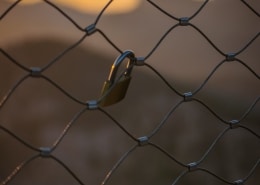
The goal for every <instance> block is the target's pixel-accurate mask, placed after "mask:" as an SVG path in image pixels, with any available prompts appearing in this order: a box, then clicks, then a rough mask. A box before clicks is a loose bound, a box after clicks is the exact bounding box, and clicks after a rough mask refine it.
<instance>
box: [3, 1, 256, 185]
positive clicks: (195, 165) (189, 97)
mask: <svg viewBox="0 0 260 185" xmlns="http://www.w3.org/2000/svg"><path fill="white" fill-rule="evenodd" d="M20 2H21V0H18V1H16V2H14V3H13V4H12V5H11V6H10V7H9V8H7V9H6V10H5V11H4V12H3V13H2V15H1V16H0V21H2V20H3V19H4V18H5V17H6V16H7V15H8V14H9V13H10V12H11V11H12V10H13V9H15V7H16V6H17V5H18V4H19V3H20ZM43 2H45V3H46V5H48V6H50V7H52V8H54V10H56V11H57V12H59V13H60V14H61V15H63V16H64V18H65V19H67V20H68V21H69V22H71V23H72V25H74V26H75V27H76V28H77V29H78V30H79V31H81V32H83V33H84V34H83V36H82V37H81V38H80V39H79V40H78V41H76V42H75V43H74V44H72V45H71V46H69V47H68V48H66V49H65V50H63V51H62V52H61V53H60V54H58V55H56V57H55V58H54V59H53V60H51V61H49V62H48V63H47V64H46V65H45V66H44V67H42V68H39V67H33V68H28V67H26V66H24V65H23V64H22V63H21V62H19V60H16V59H14V58H13V57H12V56H11V55H9V54H8V53H7V52H6V51H5V48H0V52H1V53H2V54H3V56H4V57H6V58H7V59H8V61H10V62H11V63H13V64H14V65H15V66H16V67H17V68H20V69H22V70H23V71H24V72H26V73H27V74H26V75H24V76H23V77H21V78H20V79H19V80H18V81H17V82H16V83H15V84H14V85H13V87H11V88H10V89H9V91H8V92H7V93H6V94H5V96H3V97H2V98H1V97H0V98H1V99H0V100H1V101H0V111H1V110H2V108H3V107H4V106H5V104H6V102H7V101H8V100H9V99H11V98H12V94H13V93H14V92H15V90H16V89H17V87H19V86H21V85H22V84H23V82H24V81H26V80H28V79H29V78H36V77H37V78H41V79H44V80H46V81H47V82H48V83H49V84H51V85H52V86H53V87H55V88H57V89H58V90H59V92H60V93H62V94H64V95H66V96H67V97H68V98H70V100H72V101H74V102H76V103H78V104H80V105H83V106H84V108H82V109H81V110H80V111H78V112H77V113H76V114H75V115H74V117H73V118H72V119H71V121H70V122H69V123H67V124H66V126H65V127H64V129H63V131H62V132H61V133H60V135H59V136H58V137H57V139H56V141H55V142H54V143H53V144H52V146H51V147H41V146H40V147H35V146H32V145H31V144H30V142H28V141H25V140H24V139H23V138H21V137H19V136H18V135H17V134H16V133H14V132H12V131H10V130H8V129H7V128H5V127H4V126H2V125H0V131H1V132H3V133H6V134H7V135H8V136H10V137H12V138H13V139H15V140H17V141H19V142H20V143H22V144H23V146H24V147H26V148H29V149H31V150H33V151H34V152H36V154H34V155H32V156H31V157H29V158H28V159H25V160H24V161H23V162H21V163H20V164H17V166H16V168H15V169H13V171H12V172H11V173H10V174H9V175H8V176H6V177H5V178H4V180H2V182H0V183H1V184H2V185H6V184H9V183H10V182H11V181H12V180H13V179H15V178H16V175H17V174H18V173H19V172H21V171H22V170H23V168H24V167H25V166H26V165H28V164H30V163H31V162H32V161H34V160H37V159H38V158H41V157H44V158H50V159H52V160H54V161H55V162H56V163H58V164H59V165H61V166H62V167H63V168H64V169H65V170H66V171H67V172H68V173H69V174H70V175H71V176H72V177H73V178H74V179H75V180H76V181H77V182H78V184H81V185H85V183H84V182H83V181H82V180H81V179H80V178H79V177H78V176H77V174H75V173H74V172H73V171H72V170H71V169H70V168H69V167H68V166H67V165H66V164H65V163H64V162H63V161H62V160H61V159H59V158H57V157H56V156H54V155H53V152H54V151H55V150H56V148H57V146H58V145H60V143H61V142H63V139H64V136H65V135H66V134H68V132H70V128H71V127H72V126H73V124H74V123H75V122H76V121H77V120H78V119H79V118H80V117H81V116H82V115H84V114H85V113H86V112H88V111H97V112H100V113H102V114H104V115H105V116H107V118H109V119H110V120H111V121H112V122H113V123H115V125H116V126H117V127H119V128H120V130H121V131H122V132H123V133H125V135H126V136H127V137H129V138H131V140H132V141H133V142H135V144H134V145H132V146H131V147H130V148H129V149H128V150H127V151H126V152H125V153H124V154H123V155H122V156H121V157H120V158H119V159H118V161H117V162H116V163H115V164H114V165H113V166H112V167H111V169H110V170H109V171H108V173H107V175H106V176H105V177H104V179H103V180H101V181H102V182H101V184H102V185H106V184H107V183H108V181H109V179H110V178H111V176H112V175H113V174H114V173H115V172H116V171H118V170H120V168H119V167H120V166H121V165H122V163H123V162H124V161H125V160H126V159H127V158H128V157H129V156H130V155H132V153H133V152H134V151H135V150H136V149H137V148H139V147H144V146H151V147H152V148H154V149H155V150H157V151H159V152H160V153H162V154H163V155H164V156H165V157H167V158H169V159H170V160H172V161H173V162H174V164H175V165H177V166H180V167H182V168H184V170H183V171H182V172H180V174H179V175H178V176H177V177H175V178H174V179H173V180H172V185H175V184H177V183H178V182H179V181H180V180H181V179H183V178H185V176H186V175H187V174H188V173H192V172H194V171H197V172H200V173H206V174H207V175H209V176H212V177H213V178H216V179H218V180H220V181H221V182H223V183H225V184H242V183H245V182H246V181H248V180H249V179H250V178H251V177H252V176H253V174H254V173H257V172H256V169H257V168H258V167H259V163H260V159H258V160H257V161H256V162H255V164H254V165H253V167H252V168H251V169H250V171H249V172H248V174H247V176H246V177H241V178H240V179H237V180H236V181H233V182H231V181H229V180H226V179H224V178H223V177H221V176H220V175H218V174H217V173H214V172H212V171H210V170H209V169H204V168H202V167H200V165H201V163H202V162H203V161H204V160H205V159H207V157H208V156H209V154H210V153H211V152H213V149H214V148H215V147H216V144H217V143H218V142H219V141H220V140H221V139H222V138H223V136H224V135H226V134H228V133H229V132H230V130H233V129H235V128H240V129H244V130H246V131H247V132H248V133H249V134H251V135H253V136H255V138H256V139H257V140H258V142H259V139H260V136H259V133H257V131H255V130H253V129H251V128H250V127H248V126H245V125H243V124H241V122H242V121H243V120H244V119H245V117H247V116H248V115H249V113H250V112H252V111H253V110H254V109H255V107H256V105H257V104H258V103H259V99H260V97H257V98H256V100H255V101H254V102H253V103H252V104H251V105H250V106H249V107H248V109H247V110H246V112H245V113H244V114H243V115H242V116H241V118H240V119H238V120H231V121H230V120H225V119H224V118H223V117H221V116H220V115H219V114H218V113H217V112H216V111H215V110H213V109H212V108H211V107H210V106H209V105H208V104H207V102H204V101H202V100H200V99H199V98H197V97H195V95H196V94H197V93H198V92H200V91H201V90H202V89H203V87H204V86H206V85H207V82H208V81H209V79H211V78H214V73H215V72H216V71H217V70H219V68H220V67H221V66H223V65H225V63H227V62H230V61H232V62H237V63H239V64H241V65H242V66H243V67H244V68H246V69H247V70H248V71H249V72H251V73H252V74H253V75H254V77H256V78H257V79H258V80H259V75H258V74H257V72H256V71H255V70H254V69H253V68H251V67H250V66H249V65H247V64H246V63H245V62H244V61H242V60H241V59H239V58H238V55H239V54H241V53H243V52H244V51H245V50H246V49H247V48H248V47H249V46H250V45H251V44H252V43H254V42H255V41H256V40H257V39H258V37H259V35H260V32H258V33H257V34H256V35H255V36H254V37H253V38H252V39H250V40H249V41H248V43H247V44H245V45H244V46H243V47H242V48H241V49H240V50H239V51H237V52H234V53H224V52H223V51H221V49H219V48H218V47H217V46H216V44H215V43H214V42H213V41H211V39H210V38H209V37H208V36H207V35H206V34H205V33H204V32H203V31H202V30H201V29H200V28H198V27H197V26H196V25H195V24H193V23H192V22H191V21H192V19H193V18H195V17H196V16H197V15H199V14H200V12H201V11H202V10H203V9H206V8H207V6H206V5H207V4H208V3H209V0H205V1H204V2H203V3H202V4H201V6H200V7H199V8H198V9H197V10H196V11H195V12H194V13H193V14H192V15H191V16H187V17H177V16H174V15H173V14H172V13H169V12H167V11H166V10H164V9H163V8H161V7H160V6H159V5H158V4H157V3H155V2H153V1H151V0H147V3H149V4H150V5H151V6H153V7H154V8H155V9H157V10H158V11H159V12H161V13H162V14H164V15H166V16H168V17H170V18H171V19H173V20H175V21H178V23H176V24H174V25H173V26H171V27H170V28H169V29H168V30H167V31H166V32H165V33H164V34H163V35H162V36H161V37H160V38H159V41H158V42H157V43H156V44H155V46H154V47H152V49H151V50H150V51H149V52H148V54H147V55H146V56H145V57H136V64H135V65H136V66H141V67H146V68H148V69H149V70H151V71H152V73H153V74H154V75H156V76H157V77H159V78H160V79H161V80H162V83H164V84H165V85H166V86H167V87H169V89H170V90H171V91H172V92H173V93H174V94H175V95H177V96H179V97H180V98H181V100H180V101H178V102H177V103H175V104H174V105H173V106H172V107H171V108H170V109H169V111H168V112H167V113H166V114H165V115H164V117H163V118H162V119H161V121H160V122H159V123H158V124H157V125H156V126H155V128H154V129H153V130H152V131H151V132H150V133H149V134H148V135H146V136H142V137H136V136H135V135H134V134H132V133H131V132H130V131H129V130H128V129H127V128H126V127H124V126H123V124H122V123H120V122H119V121H117V120H116V118H114V116H113V115H112V114H111V113H109V112H107V111H106V110H105V109H103V108H102V107H99V103H100V101H102V99H103V98H106V96H107V94H108V93H109V92H108V93H106V94H105V95H104V96H103V97H101V98H100V99H99V100H94V101H92V100H89V101H85V100H84V101H83V100H79V99H78V98H77V97H75V96H73V95H71V94H70V93H68V92H67V91H66V90H65V89H64V88H63V87H61V86H60V85H58V84H57V83H56V82H55V81H54V80H52V79H51V78H49V77H47V76H46V75H44V74H43V72H44V71H46V70H48V69H49V68H51V67H52V65H53V64H54V63H56V62H58V61H59V60H60V59H61V58H62V57H66V54H67V53H69V52H70V51H71V50H73V49H74V48H75V47H77V46H78V45H79V44H80V43H82V42H83V41H84V40H85V39H86V38H87V37H90V36H92V34H93V33H99V34H100V35H101V36H103V38H104V39H105V40H106V41H107V42H108V44H110V46H111V47H113V48H114V49H115V50H116V51H118V52H119V53H122V50H121V49H120V48H119V47H118V46H117V45H116V44H115V43H114V42H113V40H111V39H110V38H108V37H107V36H106V33H105V32H104V31H103V30H101V29H99V28H97V25H98V22H99V20H100V19H101V18H102V15H103V13H104V12H105V11H106V10H107V8H108V7H109V6H111V5H112V4H113V2H114V1H113V0H110V1H108V3H107V4H106V5H105V6H104V8H103V9H102V10H101V11H100V13H99V14H98V15H97V17H96V20H95V21H94V23H93V24H90V25H89V26H86V27H85V28H82V27H81V26H80V25H79V24H78V23H77V22H76V21H75V20H73V19H72V18H71V17H70V16H69V15H68V14H66V13H65V12H64V11H63V10H62V8H60V7H58V6H57V5H56V4H55V3H52V2H50V1H48V0H44V1H43ZM241 2H242V4H243V5H245V6H246V7H247V8H248V9H249V10H251V12H253V13H254V14H255V15H256V16H257V17H258V18H259V13H258V12H257V10H256V9H254V7H252V6H251V5H250V3H248V2H246V1H245V0H241ZM179 26H187V27H191V28H193V29H194V30H195V31H197V32H198V33H199V34H201V35H202V37H203V38H204V39H205V40H206V41H207V42H208V44H209V45H210V46H211V47H213V48H214V49H215V50H216V51H217V52H218V53H219V54H220V55H222V56H223V57H224V58H223V59H222V60H221V61H220V62H219V63H218V64H217V65H215V66H214V68H213V69H211V71H210V72H209V75H208V76H207V77H206V78H205V80H204V81H203V82H202V83H201V84H200V85H199V87H198V88H197V89H195V90H194V91H193V92H185V93H182V92H180V91H179V90H178V89H176V88H175V87H174V85H172V84H171V83H170V82H168V81H167V79H166V78H165V77H164V76H163V75H162V74H161V73H160V72H159V71H158V70H157V69H156V68H155V67H153V66H152V65H151V64H149V63H148V62H147V60H148V58H149V57H151V55H152V54H153V53H154V52H155V51H156V50H157V49H158V47H159V46H160V44H161V43H162V42H163V41H164V40H165V39H166V37H167V35H168V34H169V33H170V32H172V31H173V30H175V29H176V28H177V27H179ZM139 59H141V63H138V62H140V61H138V60H139ZM124 73H125V71H123V72H122V73H121V74H120V75H118V76H119V77H118V79H117V80H116V83H117V82H118V81H119V80H120V79H121V78H122V77H123V76H124ZM116 83H115V84H116ZM112 88H113V86H112V87H111V89H112ZM191 101H192V102H194V103H198V104H200V105H202V106H203V107H204V108H205V109H206V110H208V111H209V113H211V114H212V115H213V116H214V117H215V118H216V119H217V120H219V121H220V122H221V123H224V126H225V127H224V129H223V130H222V131H221V132H220V133H219V134H218V136H217V137H216V138H215V139H214V140H213V141H212V142H211V144H210V145H209V146H208V149H207V150H206V151H205V153H204V154H203V155H202V156H201V157H200V159H199V160H197V161H195V162H192V163H189V164H185V163H183V162H182V161H181V160H179V159H177V158H176V157H175V156H174V154H172V153H170V152H169V151H167V149H164V148H163V147H162V146H160V145H159V144H156V143H155V142H152V141H150V140H151V138H153V137H154V136H155V135H157V134H158V132H159V131H160V130H161V129H162V128H163V127H164V126H165V125H166V124H167V121H168V119H169V117H170V116H171V115H173V114H174V113H175V112H176V110H178V109H179V107H180V106H181V105H182V104H185V103H187V102H191ZM0 165H1V164H0ZM258 175H259V174H258ZM256 176H257V175H256ZM0 180H1V179H0Z"/></svg>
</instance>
